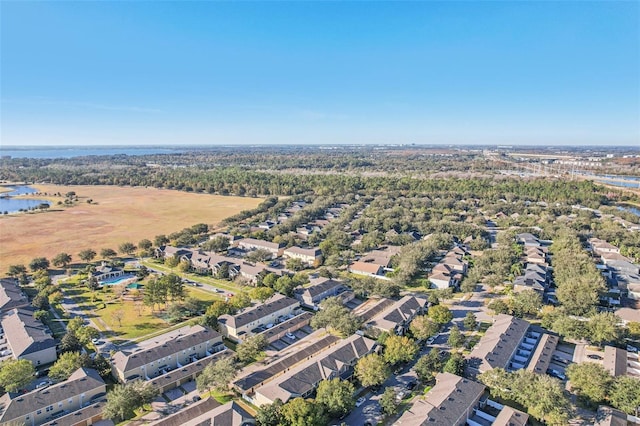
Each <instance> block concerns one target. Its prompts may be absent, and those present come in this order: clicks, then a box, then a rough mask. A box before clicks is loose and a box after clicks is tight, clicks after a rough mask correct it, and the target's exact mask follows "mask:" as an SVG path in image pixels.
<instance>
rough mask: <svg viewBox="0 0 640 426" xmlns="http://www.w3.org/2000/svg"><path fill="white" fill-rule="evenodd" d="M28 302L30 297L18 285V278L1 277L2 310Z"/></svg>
mask: <svg viewBox="0 0 640 426" xmlns="http://www.w3.org/2000/svg"><path fill="white" fill-rule="evenodd" d="M28 304H29V299H28V298H27V296H26V295H25V294H24V292H23V291H22V289H21V288H20V286H19V285H18V281H17V280H15V279H13V278H2V279H0V312H4V311H8V310H10V309H14V308H18V307H21V306H26V305H28Z"/></svg>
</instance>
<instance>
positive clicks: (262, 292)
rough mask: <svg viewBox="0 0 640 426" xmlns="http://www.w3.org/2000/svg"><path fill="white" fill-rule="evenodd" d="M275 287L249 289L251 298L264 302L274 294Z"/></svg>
mask: <svg viewBox="0 0 640 426" xmlns="http://www.w3.org/2000/svg"><path fill="white" fill-rule="evenodd" d="M273 293H274V291H273V289H271V288H269V287H255V288H252V289H251V290H249V295H250V296H251V299H254V300H259V301H261V302H263V303H264V301H265V300H267V299H268V298H270V297H271V296H273Z"/></svg>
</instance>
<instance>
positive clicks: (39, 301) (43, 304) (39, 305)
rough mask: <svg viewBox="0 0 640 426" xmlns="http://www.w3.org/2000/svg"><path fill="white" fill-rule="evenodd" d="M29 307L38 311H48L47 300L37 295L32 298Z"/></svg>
mask: <svg viewBox="0 0 640 426" xmlns="http://www.w3.org/2000/svg"><path fill="white" fill-rule="evenodd" d="M31 306H33V307H34V308H36V309H37V310H40V311H46V310H49V299H48V298H47V297H46V296H44V295H42V294H40V293H38V294H37V295H36V297H34V298H33V300H32V301H31Z"/></svg>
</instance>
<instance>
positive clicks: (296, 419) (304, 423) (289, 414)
mask: <svg viewBox="0 0 640 426" xmlns="http://www.w3.org/2000/svg"><path fill="white" fill-rule="evenodd" d="M280 414H281V416H282V420H283V422H282V424H283V425H286V426H324V425H326V422H327V418H326V416H325V414H324V412H323V407H322V406H321V405H320V404H316V403H315V402H314V401H313V400H312V399H304V398H295V399H293V400H291V401H289V402H287V403H286V404H284V405H283V406H282V408H281V409H280Z"/></svg>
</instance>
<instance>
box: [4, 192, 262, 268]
mask: <svg viewBox="0 0 640 426" xmlns="http://www.w3.org/2000/svg"><path fill="white" fill-rule="evenodd" d="M33 186H34V187H35V188H37V189H38V191H41V192H46V193H49V194H51V193H56V192H60V193H63V194H64V193H66V192H69V191H75V192H76V194H77V195H78V197H79V198H80V201H79V203H78V205H76V206H74V207H69V208H60V209H58V208H57V207H56V206H55V202H54V206H53V207H52V210H55V211H49V212H42V213H28V214H16V215H8V216H2V217H0V273H2V272H6V270H7V269H8V267H9V265H13V264H25V265H27V264H28V263H29V262H30V261H31V259H33V258H34V257H39V256H44V257H47V258H48V259H51V258H52V257H54V256H55V255H56V254H58V253H60V252H67V253H69V254H71V255H72V256H73V257H74V259H75V260H78V259H77V253H78V252H79V251H80V250H83V249H86V248H91V249H93V250H95V251H96V252H98V253H99V252H100V249H102V248H112V249H114V250H117V249H118V245H119V244H121V243H123V242H126V241H130V242H133V243H134V244H136V243H137V242H138V241H140V240H141V239H143V238H148V239H150V240H153V237H154V236H156V235H159V234H170V233H172V232H175V231H179V230H181V229H183V228H185V227H188V226H191V225H195V224H196V223H206V224H208V225H215V224H217V223H219V222H220V221H221V220H222V219H224V218H226V217H228V216H232V215H234V214H236V213H238V212H240V211H242V210H246V209H252V208H254V207H256V206H257V205H258V204H259V203H260V202H261V201H262V200H261V199H259V198H244V197H224V196H217V195H208V194H193V193H188V192H182V191H171V190H164V189H155V188H141V187H135V188H130V187H115V186H57V185H33ZM38 198H51V197H38ZM88 199H92V200H93V203H94V204H87V202H86V201H87V200H88ZM52 200H54V199H52Z"/></svg>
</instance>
